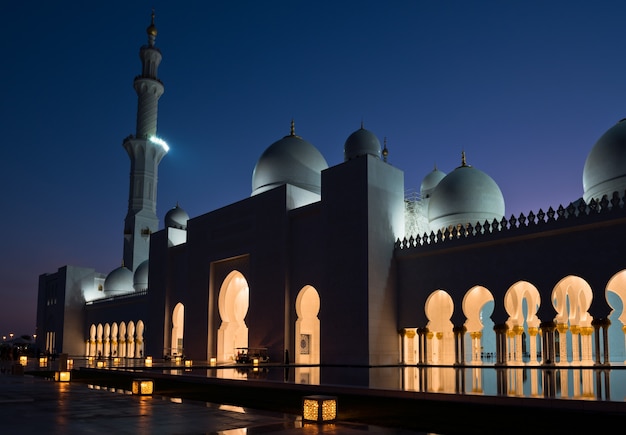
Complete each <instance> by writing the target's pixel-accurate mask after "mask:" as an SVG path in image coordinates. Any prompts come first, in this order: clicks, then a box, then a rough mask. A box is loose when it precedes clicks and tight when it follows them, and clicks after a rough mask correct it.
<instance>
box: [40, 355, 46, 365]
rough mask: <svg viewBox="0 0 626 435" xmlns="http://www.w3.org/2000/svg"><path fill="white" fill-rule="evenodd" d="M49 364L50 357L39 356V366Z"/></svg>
mask: <svg viewBox="0 0 626 435" xmlns="http://www.w3.org/2000/svg"><path fill="white" fill-rule="evenodd" d="M47 366H48V357H46V356H42V357H41V358H39V367H47Z"/></svg>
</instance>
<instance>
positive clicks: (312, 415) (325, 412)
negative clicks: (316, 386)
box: [302, 395, 337, 423]
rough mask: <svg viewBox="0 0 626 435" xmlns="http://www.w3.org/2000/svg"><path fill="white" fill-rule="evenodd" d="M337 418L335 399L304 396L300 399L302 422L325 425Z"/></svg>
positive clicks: (332, 397)
mask: <svg viewBox="0 0 626 435" xmlns="http://www.w3.org/2000/svg"><path fill="white" fill-rule="evenodd" d="M336 418H337V397H334V396H320V395H316V396H305V397H303V399H302V420H303V421H314V422H317V423H326V422H330V421H334V420H335V419H336Z"/></svg>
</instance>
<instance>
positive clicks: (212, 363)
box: [209, 357, 217, 367]
mask: <svg viewBox="0 0 626 435" xmlns="http://www.w3.org/2000/svg"><path fill="white" fill-rule="evenodd" d="M209 365H210V366H211V367H215V366H216V365H217V358H215V357H213V358H211V359H210V360H209Z"/></svg>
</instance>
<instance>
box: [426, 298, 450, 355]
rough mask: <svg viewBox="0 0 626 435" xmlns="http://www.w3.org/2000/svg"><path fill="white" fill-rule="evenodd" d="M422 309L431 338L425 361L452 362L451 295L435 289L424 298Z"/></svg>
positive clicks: (429, 337)
mask: <svg viewBox="0 0 626 435" xmlns="http://www.w3.org/2000/svg"><path fill="white" fill-rule="evenodd" d="M424 309H425V312H426V317H427V318H428V324H427V328H428V331H429V333H428V339H429V340H431V345H430V346H428V349H429V350H430V351H429V355H428V361H427V362H429V363H436V364H437V363H438V364H453V363H454V332H453V324H452V321H451V320H450V319H451V318H452V313H454V302H453V301H452V297H451V296H450V294H448V292H446V291H444V290H435V291H434V292H433V293H431V294H430V296H428V299H426V304H425V307H424Z"/></svg>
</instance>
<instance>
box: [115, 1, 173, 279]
mask: <svg viewBox="0 0 626 435" xmlns="http://www.w3.org/2000/svg"><path fill="white" fill-rule="evenodd" d="M146 33H147V35H148V44H147V45H144V46H142V47H141V48H140V50H139V58H140V59H141V65H142V69H141V75H139V76H137V77H135V81H134V83H133V86H134V88H135V92H136V93H137V130H136V133H135V136H132V135H131V136H129V137H127V138H126V139H125V140H124V142H123V144H122V145H123V146H124V148H125V149H126V152H127V153H128V156H129V157H130V187H129V194H128V212H127V214H126V219H125V220H124V264H125V265H126V267H128V268H129V269H130V270H132V271H134V270H135V269H136V268H137V266H139V265H140V264H141V263H142V262H143V261H145V260H147V259H148V254H149V241H150V234H151V233H153V232H154V231H157V230H158V225H159V220H158V218H157V216H156V198H157V179H158V176H157V174H158V168H159V163H160V162H161V159H163V157H164V156H165V154H166V153H167V149H168V148H167V145H166V144H165V142H164V141H162V140H160V139H158V138H157V137H156V132H157V112H158V102H159V98H160V97H161V95H163V92H164V90H165V88H164V87H163V83H162V82H161V80H159V78H158V76H157V72H158V68H159V64H160V63H161V58H162V56H161V50H159V49H158V48H157V47H155V41H156V35H157V28H156V26H155V24H154V10H153V11H152V17H151V22H150V25H149V26H148V28H147V29H146Z"/></svg>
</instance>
